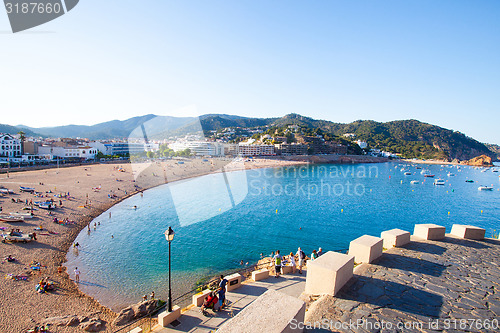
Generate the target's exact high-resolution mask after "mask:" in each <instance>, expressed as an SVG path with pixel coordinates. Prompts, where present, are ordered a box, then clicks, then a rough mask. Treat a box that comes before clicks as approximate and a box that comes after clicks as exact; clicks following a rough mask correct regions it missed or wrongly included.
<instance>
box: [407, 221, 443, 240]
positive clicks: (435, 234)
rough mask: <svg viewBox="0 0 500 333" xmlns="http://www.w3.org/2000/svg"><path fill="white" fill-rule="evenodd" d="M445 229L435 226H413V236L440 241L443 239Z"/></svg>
mask: <svg viewBox="0 0 500 333" xmlns="http://www.w3.org/2000/svg"><path fill="white" fill-rule="evenodd" d="M445 232H446V229H445V227H443V226H440V225H437V224H415V229H414V230H413V236H416V237H418V238H422V239H426V240H440V239H443V238H444V234H445Z"/></svg>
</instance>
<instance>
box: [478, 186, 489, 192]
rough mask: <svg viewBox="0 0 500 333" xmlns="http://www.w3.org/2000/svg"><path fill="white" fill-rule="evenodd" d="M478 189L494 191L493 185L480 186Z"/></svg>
mask: <svg viewBox="0 0 500 333" xmlns="http://www.w3.org/2000/svg"><path fill="white" fill-rule="evenodd" d="M477 189H478V191H493V187H491V186H479V187H478V188H477Z"/></svg>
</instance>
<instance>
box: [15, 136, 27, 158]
mask: <svg viewBox="0 0 500 333" xmlns="http://www.w3.org/2000/svg"><path fill="white" fill-rule="evenodd" d="M17 134H19V139H20V140H21V155H22V154H24V141H25V140H26V136H25V134H26V133H24V132H23V131H19V132H17Z"/></svg>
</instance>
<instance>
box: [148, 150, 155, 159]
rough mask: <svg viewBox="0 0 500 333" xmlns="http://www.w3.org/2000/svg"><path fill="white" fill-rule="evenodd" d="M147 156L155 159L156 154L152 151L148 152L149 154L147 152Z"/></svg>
mask: <svg viewBox="0 0 500 333" xmlns="http://www.w3.org/2000/svg"><path fill="white" fill-rule="evenodd" d="M146 156H147V157H148V158H153V157H155V153H154V152H152V151H148V152H147V154H146Z"/></svg>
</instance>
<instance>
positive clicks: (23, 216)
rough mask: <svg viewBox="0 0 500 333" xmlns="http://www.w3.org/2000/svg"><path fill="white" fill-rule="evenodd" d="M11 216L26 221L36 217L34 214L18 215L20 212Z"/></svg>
mask: <svg viewBox="0 0 500 333" xmlns="http://www.w3.org/2000/svg"><path fill="white" fill-rule="evenodd" d="M10 216H12V217H22V218H24V219H32V218H33V217H34V215H33V214H32V213H18V212H15V213H10Z"/></svg>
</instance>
